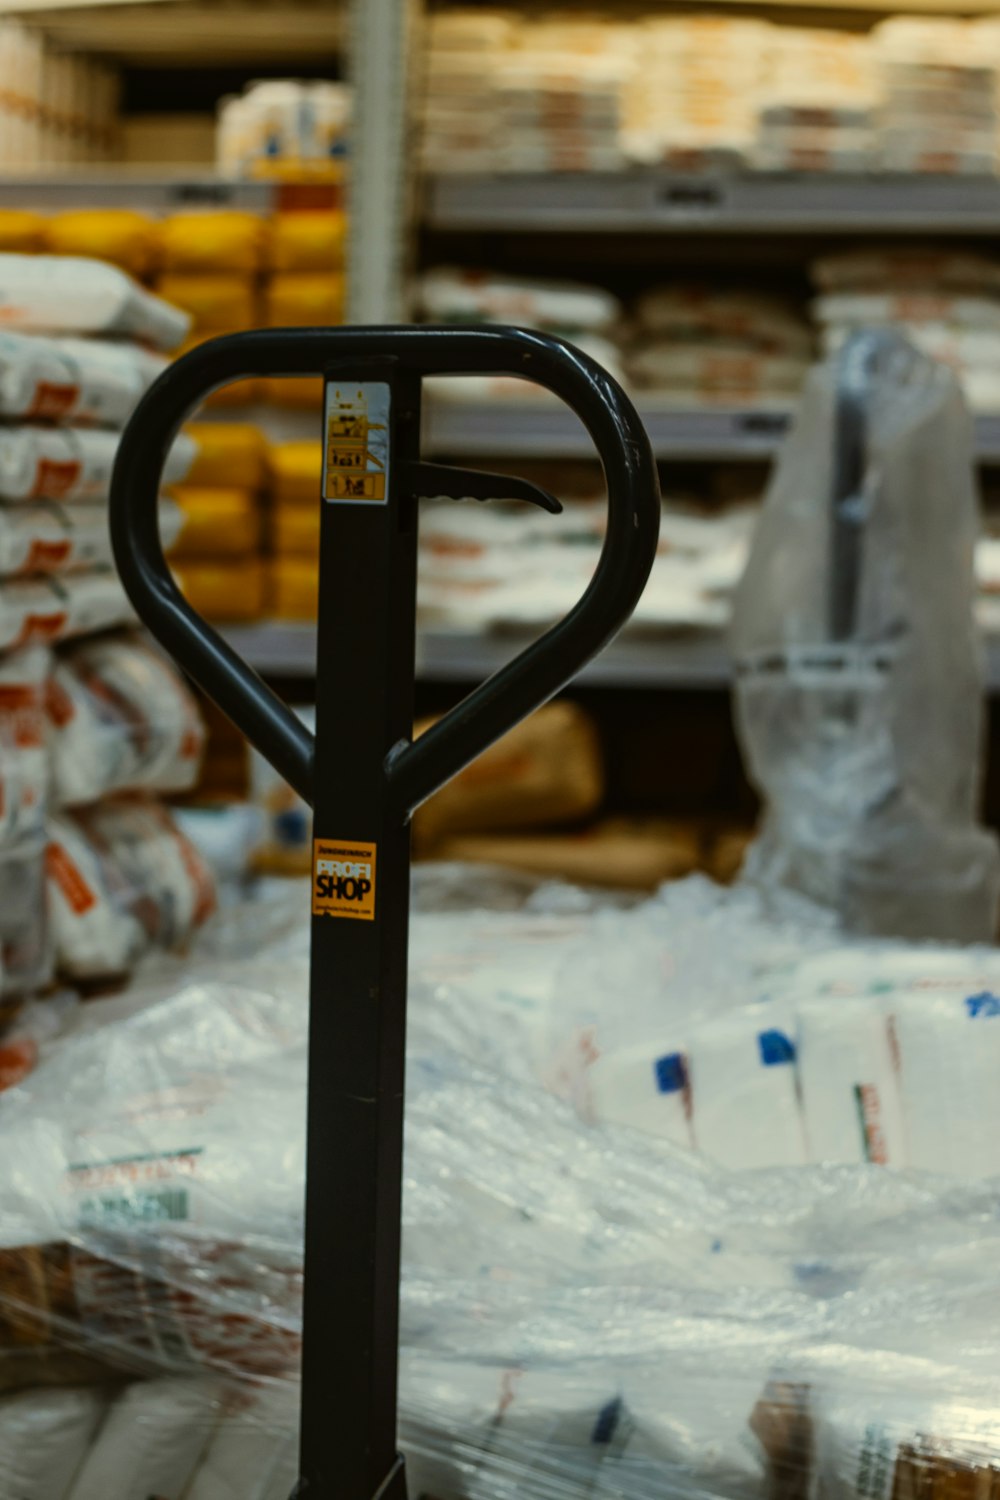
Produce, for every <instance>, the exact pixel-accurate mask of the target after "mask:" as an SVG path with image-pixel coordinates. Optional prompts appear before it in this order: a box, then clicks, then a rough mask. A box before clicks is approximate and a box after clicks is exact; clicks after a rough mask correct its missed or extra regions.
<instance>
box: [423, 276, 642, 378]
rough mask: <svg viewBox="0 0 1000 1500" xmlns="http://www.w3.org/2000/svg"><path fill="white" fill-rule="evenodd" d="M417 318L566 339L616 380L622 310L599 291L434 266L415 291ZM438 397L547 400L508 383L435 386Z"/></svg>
mask: <svg viewBox="0 0 1000 1500" xmlns="http://www.w3.org/2000/svg"><path fill="white" fill-rule="evenodd" d="M417 305H418V312H419V314H420V316H421V317H422V319H423V321H424V322H427V323H454V324H459V325H467V324H472V325H476V324H482V323H513V324H519V325H521V326H522V327H527V328H538V329H541V330H542V331H543V332H545V333H554V334H559V335H560V336H561V337H563V338H568V339H570V340H571V341H572V342H573V343H574V344H576V345H577V347H578V348H580V349H582V350H583V351H584V352H585V353H586V354H589V355H591V356H592V357H593V358H594V359H596V360H597V361H598V363H599V364H601V365H603V366H604V368H605V369H606V370H607V371H608V372H609V373H610V374H612V375H614V376H615V377H616V378H618V379H624V369H623V367H622V358H621V337H622V306H621V303H620V302H619V300H618V298H617V297H615V296H613V294H612V293H611V292H609V291H606V290H605V289H604V288H603V287H598V286H589V285H585V284H583V283H580V282H571V281H552V280H547V279H544V278H529V277H521V276H505V275H503V274H502V273H500V272H493V271H477V270H472V269H469V268H467V267H453V266H436V267H434V268H432V269H431V270H429V271H426V272H425V273H424V274H423V276H422V277H421V278H420V282H419V284H418V287H417ZM432 389H433V390H434V391H435V392H436V394H437V395H438V396H439V397H443V398H445V399H449V398H450V399H453V400H466V401H477V402H479V401H494V400H505V399H508V398H510V399H513V400H515V401H516V400H522V399H524V398H525V397H530V398H532V399H534V398H536V397H548V399H550V400H555V399H557V398H556V397H554V396H550V395H549V393H548V392H545V391H544V390H543V389H542V388H541V387H540V386H537V385H534V384H533V383H532V382H530V381H525V380H518V379H516V378H515V377H513V376H506V375H504V376H480V377H471V378H470V377H468V376H467V377H465V378H463V379H462V380H449V379H447V378H438V379H435V380H434V381H433V382H432Z"/></svg>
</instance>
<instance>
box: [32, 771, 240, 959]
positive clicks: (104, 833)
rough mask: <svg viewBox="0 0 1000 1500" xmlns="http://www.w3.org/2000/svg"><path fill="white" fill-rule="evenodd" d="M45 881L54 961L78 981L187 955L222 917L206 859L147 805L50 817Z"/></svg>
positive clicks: (105, 806) (129, 803)
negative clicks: (167, 955)
mask: <svg viewBox="0 0 1000 1500" xmlns="http://www.w3.org/2000/svg"><path fill="white" fill-rule="evenodd" d="M47 874H48V882H47V884H48V892H49V913H50V921H51V925H52V934H53V941H54V944H55V950H56V963H57V965H58V967H59V968H60V969H61V970H62V972H63V973H65V974H66V975H67V976H70V977H72V978H75V979H96V978H104V977H108V976H111V975H120V974H123V973H128V971H129V970H130V969H131V967H132V965H133V964H134V963H135V961H136V960H137V959H138V958H139V957H140V956H141V955H142V954H143V953H145V952H146V951H148V950H149V949H151V948H154V947H155V948H162V949H165V950H175V949H179V948H182V947H183V946H184V944H185V943H186V942H187V941H188V939H189V938H190V937H191V935H192V934H193V933H194V932H195V931H196V930H197V928H198V927H200V926H201V925H202V923H203V922H205V921H206V919H207V918H208V917H209V916H210V915H211V913H212V911H213V910H214V905H215V893H214V889H213V886H212V878H211V876H210V874H209V872H208V869H207V867H206V866H205V864H204V862H203V860H202V859H201V857H200V855H199V854H198V853H197V851H196V850H195V848H194V846H193V845H192V844H191V843H190V842H189V840H188V839H186V838H185V837H184V835H183V834H182V833H181V832H180V830H179V829H178V828H177V826H176V824H175V823H174V821H173V819H172V818H171V816H170V814H169V812H168V811H167V809H166V808H165V807H163V806H161V805H160V804H159V803H156V802H154V801H151V800H146V799H143V798H134V799H132V798H129V799H124V800H121V801H115V800H111V801H108V802H102V803H99V804H97V805H96V806H95V807H91V808H88V809H87V810H86V811H85V812H83V811H81V812H77V813H66V814H64V815H63V816H61V817H58V818H53V819H51V821H50V827H49V845H48V854H47Z"/></svg>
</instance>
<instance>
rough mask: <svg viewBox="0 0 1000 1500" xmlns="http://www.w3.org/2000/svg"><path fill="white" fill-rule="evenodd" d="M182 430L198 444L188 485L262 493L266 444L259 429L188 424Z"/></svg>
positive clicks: (232, 424)
mask: <svg viewBox="0 0 1000 1500" xmlns="http://www.w3.org/2000/svg"><path fill="white" fill-rule="evenodd" d="M184 430H185V432H187V433H189V434H190V435H191V437H193V438H194V440H195V442H196V443H197V444H198V456H197V457H196V458H195V461H194V463H193V464H192V465H191V467H190V469H189V470H188V473H187V483H188V484H196V485H209V486H211V487H212V488H215V487H218V486H221V487H222V488H224V489H243V490H259V489H263V487H264V480H265V475H266V462H267V444H266V443H265V441H264V434H263V433H262V432H261V430H260V428H259V427H254V426H253V425H252V423H250V422H190V423H188V425H187V426H186V427H185V429H184Z"/></svg>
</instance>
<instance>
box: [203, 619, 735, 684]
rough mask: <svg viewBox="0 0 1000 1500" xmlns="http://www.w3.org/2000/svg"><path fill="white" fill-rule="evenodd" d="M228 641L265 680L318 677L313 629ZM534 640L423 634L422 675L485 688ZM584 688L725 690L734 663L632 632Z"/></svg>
mask: <svg viewBox="0 0 1000 1500" xmlns="http://www.w3.org/2000/svg"><path fill="white" fill-rule="evenodd" d="M223 634H224V636H225V638H226V640H227V641H228V642H229V644H230V645H231V646H232V647H233V649H234V650H235V651H237V652H238V653H239V654H240V655H241V656H243V657H245V658H246V660H247V661H249V662H250V664H251V666H253V667H255V668H256V670H257V671H258V672H262V673H263V674H264V675H265V676H273V677H300V676H301V677H308V676H311V675H312V673H313V672H314V671H315V665H316V631H315V628H314V627H313V626H312V625H306V624H301V625H300V624H293V623H289V622H284V621H274V622H271V623H268V622H264V623H262V624H260V625H239V626H235V625H234V626H230V627H228V628H226V629H224V630H223ZM531 639H532V637H531V636H530V635H526V634H525V633H524V632H521V631H496V632H495V633H492V634H479V633H467V632H463V631H450V630H422V631H420V632H419V633H418V637H417V673H418V676H419V678H420V679H421V680H422V681H426V682H466V683H472V682H477V681H481V680H482V679H483V678H485V677H488V676H489V675H490V673H491V672H495V671H496V670H497V669H498V668H499V667H502V666H503V664H504V662H507V661H510V660H511V658H512V657H514V656H516V655H517V653H518V652H519V651H522V650H523V649H524V647H525V646H526V645H527V644H528V643H529V641H530V640H531ZM579 680H580V681H581V682H582V683H583V684H584V685H586V686H589V687H652V688H656V687H694V688H710V687H722V686H724V685H725V684H726V683H727V682H728V680H729V661H728V656H727V653H726V649H725V643H724V642H723V640H722V639H721V637H720V636H719V635H717V634H704V635H702V634H691V635H687V634H677V635H674V636H667V637H664V636H650V635H648V634H640V633H639V632H637V631H632V632H628V633H626V634H625V635H624V636H622V637H619V638H618V640H616V641H615V642H614V643H613V644H612V645H611V646H609V647H608V649H607V650H606V651H604V652H603V653H602V654H601V655H600V656H599V657H598V658H597V659H596V660H595V661H593V662H591V664H590V666H589V667H587V668H586V669H585V670H584V672H583V673H582V674H581V677H580V679H579Z"/></svg>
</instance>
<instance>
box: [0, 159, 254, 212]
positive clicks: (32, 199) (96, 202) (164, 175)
mask: <svg viewBox="0 0 1000 1500" xmlns="http://www.w3.org/2000/svg"><path fill="white" fill-rule="evenodd" d="M276 194H277V184H276V183H274V182H257V181H248V180H236V179H233V178H228V177H220V176H219V175H218V174H217V173H215V172H213V171H212V170H211V169H210V168H206V167H192V168H184V167H177V168H164V169H162V170H160V169H150V168H149V167H148V166H142V167H139V166H136V167H134V168H132V167H128V166H113V167H111V166H98V167H89V166H78V167H72V168H68V167H62V168H59V169H58V170H53V171H51V172H47V171H45V170H44V169H42V168H34V169H32V171H31V172H27V171H26V172H23V173H18V172H4V173H3V174H2V175H0V208H32V209H59V208H135V209H146V210H153V211H155V210H163V209H174V208H183V207H185V206H191V207H200V206H202V205H204V206H206V207H211V208H244V209H251V210H253V211H256V212H258V213H268V212H270V211H271V209H272V208H273V206H274V204H275V200H276Z"/></svg>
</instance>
